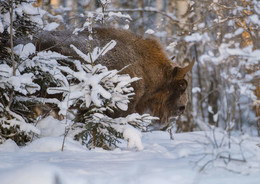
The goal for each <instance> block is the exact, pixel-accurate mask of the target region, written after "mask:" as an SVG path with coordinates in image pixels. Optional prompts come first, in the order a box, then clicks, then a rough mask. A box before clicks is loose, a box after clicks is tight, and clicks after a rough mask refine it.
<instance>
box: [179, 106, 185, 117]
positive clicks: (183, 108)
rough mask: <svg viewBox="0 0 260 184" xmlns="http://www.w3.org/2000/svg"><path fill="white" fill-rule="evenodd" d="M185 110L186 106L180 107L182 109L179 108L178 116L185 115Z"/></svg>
mask: <svg viewBox="0 0 260 184" xmlns="http://www.w3.org/2000/svg"><path fill="white" fill-rule="evenodd" d="M184 110H185V106H184V105H183V106H180V107H179V108H178V114H179V115H181V114H183V113H184Z"/></svg>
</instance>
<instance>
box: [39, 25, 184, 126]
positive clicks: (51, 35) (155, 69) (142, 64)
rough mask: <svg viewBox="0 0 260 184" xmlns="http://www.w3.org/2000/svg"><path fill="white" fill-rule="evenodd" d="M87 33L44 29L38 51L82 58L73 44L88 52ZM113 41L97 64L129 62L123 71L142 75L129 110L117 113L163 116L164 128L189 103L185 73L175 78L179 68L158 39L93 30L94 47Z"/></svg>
mask: <svg viewBox="0 0 260 184" xmlns="http://www.w3.org/2000/svg"><path fill="white" fill-rule="evenodd" d="M88 36H89V33H88V32H87V31H83V32H79V33H78V35H73V34H72V33H71V31H54V32H44V33H41V34H40V35H39V37H38V40H37V42H36V46H37V49H38V50H44V49H47V48H50V49H51V50H53V51H57V52H59V53H61V54H64V55H67V56H72V57H73V58H75V59H81V58H79V56H78V55H77V54H76V53H75V51H74V50H73V49H71V48H70V45H71V44H73V45H75V46H76V47H77V48H78V49H79V50H81V51H82V52H84V53H88V52H89V43H90V42H89V41H88V40H87V39H88ZM111 40H115V41H116V42H117V44H116V46H115V47H114V48H113V49H112V50H111V51H109V52H108V53H107V54H106V55H104V56H102V57H100V58H99V59H98V61H97V63H101V64H103V65H105V66H107V67H108V68H109V69H117V70H120V69H122V68H123V67H125V66H127V65H129V64H130V66H129V67H128V68H126V69H125V70H123V71H122V72H123V73H128V74H129V75H130V76H131V77H140V78H142V79H141V80H139V81H138V82H135V83H134V84H133V87H134V89H135V93H136V95H135V97H134V99H133V100H132V101H131V103H130V104H129V109H128V110H127V111H126V112H116V113H115V114H114V116H116V117H119V116H125V115H127V114H130V113H133V112H138V113H141V114H142V113H147V112H148V113H150V114H151V115H153V116H157V117H159V118H160V120H159V121H158V123H159V125H160V128H161V127H164V126H166V125H167V124H168V120H169V118H170V117H172V116H178V115H180V114H182V113H183V111H184V109H185V105H186V103H187V94H186V92H185V90H186V87H187V80H186V79H184V75H183V77H182V78H181V79H180V77H178V79H176V75H177V73H178V71H179V70H180V68H179V67H178V66H177V64H176V63H175V62H173V61H171V60H170V59H169V58H168V57H167V55H166V54H165V52H164V51H163V48H162V47H161V46H160V44H159V43H158V42H157V41H156V40H153V39H144V38H142V37H140V36H137V35H135V34H133V33H131V32H128V31H125V30H118V29H112V28H95V29H94V35H93V48H94V47H96V46H98V47H104V46H105V45H106V44H107V43H108V42H110V41H111Z"/></svg>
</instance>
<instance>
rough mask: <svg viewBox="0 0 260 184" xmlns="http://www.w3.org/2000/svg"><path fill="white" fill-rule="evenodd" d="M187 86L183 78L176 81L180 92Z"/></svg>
mask: <svg viewBox="0 0 260 184" xmlns="http://www.w3.org/2000/svg"><path fill="white" fill-rule="evenodd" d="M187 86H188V82H187V81H186V80H185V79H182V80H179V81H178V89H179V90H180V91H181V92H184V91H185V90H186V88H187Z"/></svg>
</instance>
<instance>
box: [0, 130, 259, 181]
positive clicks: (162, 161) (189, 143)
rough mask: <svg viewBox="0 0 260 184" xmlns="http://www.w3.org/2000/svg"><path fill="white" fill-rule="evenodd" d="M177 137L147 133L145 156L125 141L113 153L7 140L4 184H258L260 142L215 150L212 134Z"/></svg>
mask: <svg viewBox="0 0 260 184" xmlns="http://www.w3.org/2000/svg"><path fill="white" fill-rule="evenodd" d="M174 138H175V139H174V140H170V139H169V134H168V133H167V132H160V131H158V132H148V133H143V138H142V141H143V145H144V149H143V150H141V151H138V150H136V149H129V148H127V145H126V143H125V142H123V143H122V144H121V145H120V148H117V149H115V150H113V151H106V150H103V149H100V148H98V149H94V150H87V149H86V148H84V147H82V146H81V145H80V144H79V143H78V142H75V141H73V140H71V139H70V138H67V140H66V144H65V150H64V151H63V152H62V151H60V149H61V144H62V139H63V138H62V137H44V138H40V139H37V140H35V141H34V142H32V143H31V144H29V145H28V146H25V147H22V148H19V147H18V146H17V145H16V144H15V143H14V142H13V141H11V140H8V141H6V142H5V143H4V144H2V145H0V183H1V184H99V183H100V184H104V183H108V184H110V183H111V184H127V183H130V184H138V183H141V184H145V183H147V184H153V183H155V184H168V183H169V184H259V183H260V147H259V146H258V145H257V144H258V143H260V139H259V138H254V137H249V136H244V137H243V138H242V140H243V141H242V143H241V141H240V140H241V139H240V138H234V137H233V138H232V142H231V143H232V144H231V149H229V150H228V148H227V147H225V146H222V147H220V148H215V149H213V145H215V143H214V140H215V139H211V136H210V133H209V132H194V133H181V134H175V135H174ZM222 138H223V134H222V133H216V140H219V141H220V142H219V143H221V140H222ZM210 140H213V142H210ZM223 142H225V141H223ZM237 143H238V144H239V143H241V144H240V145H241V146H238V144H237ZM240 151H242V152H243V154H240V153H241V152H240ZM228 152H230V153H231V157H232V160H233V161H231V162H227V163H225V162H224V161H225V160H226V161H227V159H223V158H221V157H225V155H227V157H228V154H227V153H228ZM243 157H244V158H246V161H242V160H243ZM204 167H205V168H204ZM203 168H204V169H203ZM201 170H202V171H201Z"/></svg>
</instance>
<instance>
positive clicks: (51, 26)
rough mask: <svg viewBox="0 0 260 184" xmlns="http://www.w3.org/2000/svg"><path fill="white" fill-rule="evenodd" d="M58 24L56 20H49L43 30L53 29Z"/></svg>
mask: <svg viewBox="0 0 260 184" xmlns="http://www.w3.org/2000/svg"><path fill="white" fill-rule="evenodd" d="M59 26H60V24H58V23H56V22H51V23H49V24H47V25H46V26H45V27H44V28H43V30H45V31H53V30H56V28H58V27H59Z"/></svg>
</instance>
